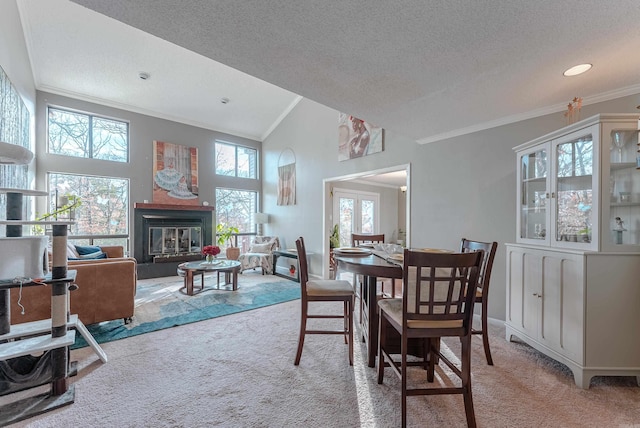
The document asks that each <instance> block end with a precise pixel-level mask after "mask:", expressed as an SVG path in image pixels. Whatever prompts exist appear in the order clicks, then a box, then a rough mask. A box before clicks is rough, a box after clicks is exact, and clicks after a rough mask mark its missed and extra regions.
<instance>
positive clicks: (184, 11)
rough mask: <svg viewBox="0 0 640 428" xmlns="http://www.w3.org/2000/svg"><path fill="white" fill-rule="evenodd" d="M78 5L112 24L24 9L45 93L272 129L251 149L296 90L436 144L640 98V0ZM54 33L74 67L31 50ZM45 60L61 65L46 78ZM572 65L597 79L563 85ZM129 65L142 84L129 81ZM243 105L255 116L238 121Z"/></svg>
mask: <svg viewBox="0 0 640 428" xmlns="http://www.w3.org/2000/svg"><path fill="white" fill-rule="evenodd" d="M73 1H74V2H75V3H78V4H80V5H84V6H87V7H89V8H90V9H93V10H95V11H97V12H100V13H102V14H104V15H107V16H109V17H111V18H114V19H115V20H117V21H121V22H116V21H114V20H111V19H102V18H101V17H100V16H99V15H97V14H93V13H86V12H88V11H86V10H85V11H83V10H81V9H82V8H79V7H78V6H77V5H74V4H69V2H68V1H66V0H55V1H51V0H49V1H45V0H18V4H19V6H20V7H21V11H23V12H25V11H26V12H27V13H25V17H26V19H25V17H23V22H25V21H26V22H27V23H28V22H29V20H30V18H31V17H32V16H33V15H37V14H39V15H41V16H40V18H39V20H38V21H37V23H36V24H35V25H36V26H40V25H42V26H44V27H45V29H44V30H42V29H40V28H36V27H35V26H32V27H31V28H25V32H26V33H28V34H29V33H33V34H34V37H33V39H36V38H39V39H40V40H31V41H29V38H28V37H27V38H28V44H29V43H30V46H31V48H30V49H34V53H33V54H32V60H33V59H34V58H36V61H34V70H35V71H34V72H35V74H36V81H37V82H39V84H40V85H42V88H44V89H48V90H52V91H68V92H75V93H76V94H77V95H83V96H86V97H89V98H94V99H95V100H105V99H106V100H113V103H117V104H120V105H122V106H127V105H128V106H138V107H137V108H139V109H142V110H145V111H147V112H148V113H149V114H154V112H159V113H160V114H159V115H161V116H164V117H173V118H174V119H176V118H180V117H182V118H183V119H182V121H187V122H189V121H191V122H195V123H196V124H197V123H200V126H207V127H214V128H216V129H221V130H226V131H228V132H230V131H233V129H235V128H238V129H241V128H242V124H239V123H237V122H243V123H244V124H245V126H246V125H249V122H252V121H254V119H255V120H256V121H258V119H261V118H262V119H265V120H264V122H270V123H269V124H268V125H265V124H264V123H263V122H260V123H256V126H255V128H256V129H251V130H245V131H243V132H241V133H240V134H241V135H255V136H258V139H260V138H263V137H264V136H265V135H267V134H268V132H269V130H270V128H271V127H273V125H274V124H276V123H277V122H278V118H280V117H281V116H282V114H286V112H287V111H288V110H287V109H289V108H291V106H292V104H293V103H295V102H296V100H297V98H296V95H295V94H299V95H301V96H303V97H307V98H309V99H312V100H314V101H317V102H320V103H322V104H325V105H327V106H329V107H332V108H335V109H337V110H340V111H344V112H347V113H349V114H353V115H356V116H358V117H361V118H363V119H365V120H367V121H370V122H372V123H375V124H376V125H379V126H382V127H384V128H386V129H389V130H393V131H394V132H399V133H401V134H403V135H405V136H408V137H410V138H413V139H415V140H417V141H419V142H430V141H435V140H438V139H442V138H446V137H450V136H455V135H462V134H464V133H467V132H472V131H475V130H479V129H484V128H487V127H491V126H496V125H500V124H504V123H509V122H513V121H516V120H521V119H525V118H528V117H534V116H538V115H542V114H547V113H552V112H560V111H562V110H564V109H565V108H566V104H567V103H568V102H569V101H570V100H571V99H572V98H574V97H576V96H579V97H582V98H583V99H584V103H585V104H589V103H591V102H596V101H603V100H606V99H611V98H615V97H619V96H623V95H629V94H636V93H639V92H640V73H638V71H639V70H640V55H639V54H638V51H639V48H640V3H639V2H638V1H637V0H612V1H602V0H583V1H577V0H572V1H567V0H538V1H529V2H523V1H506V0H499V1H498V0H484V1H478V2H470V1H467V0H440V1H422V0H414V1H402V2H398V1H377V2H371V1H365V0H351V1H345V0H341V1H334V0H325V1H308V0H288V1H285V0H270V1H262V0H251V1H249V0H225V1H219V0H218V1H216V0H211V1H203V0H181V1H169V0H109V1H102V0H73ZM65 11H66V12H67V13H65ZM70 13H72V15H71V16H69V14H70ZM59 22H62V23H61V24H59V25H56V23H59ZM122 23H125V24H128V25H130V26H132V27H136V28H138V29H140V30H142V31H138V30H134V29H132V28H130V27H127V26H126V25H123V24H122ZM49 27H50V28H49ZM45 30H46V31H45ZM143 32H144V33H143ZM60 33H63V34H60ZM145 33H147V34H145ZM36 34H39V36H38V37H36ZM152 35H153V36H152ZM154 36H156V37H154ZM50 37H59V38H60V39H58V40H59V42H58V43H62V44H63V45H64V46H65V47H66V46H72V47H73V48H72V52H69V54H71V55H72V56H73V57H74V60H73V61H71V64H66V63H67V61H66V60H67V58H65V57H64V56H62V58H61V57H60V52H54V53H52V54H51V55H50V56H48V57H44V58H41V57H40V54H42V50H43V49H45V47H40V48H38V47H35V48H34V46H36V45H37V44H38V43H42V44H44V45H49V46H50V43H49V42H48V41H47V40H46V39H48V38H50ZM87 39H88V40H87ZM160 39H161V40H160ZM163 40H165V41H169V42H172V43H173V44H175V45H173V44H170V43H165V42H163ZM87 44H90V45H91V46H90V48H89V50H88V51H87ZM75 46H77V49H78V51H76V48H75ZM178 46H181V47H183V48H186V49H188V50H190V51H192V52H195V53H197V54H199V55H193V54H192V53H189V52H185V51H183V50H182V49H179V48H178ZM55 56H57V58H56V57H55ZM207 58H210V59H213V60H215V61H217V62H219V63H221V64H226V66H228V67H232V68H233V69H236V70H240V71H242V72H244V73H247V74H248V75H251V76H255V77H257V78H259V79H261V80H262V81H264V82H269V83H270V84H272V85H275V86H276V87H271V86H270V85H265V84H264V82H260V85H257V84H256V86H255V87H254V86H252V85H254V83H252V82H253V81H252V80H251V79H249V80H247V81H245V82H244V83H243V82H242V81H241V82H240V83H239V82H238V81H236V80H234V79H233V78H231V80H229V81H226V80H225V79H227V78H229V77H228V75H229V74H230V73H228V71H229V68H228V67H226V66H221V65H220V64H215V63H213V62H210V61H208V60H207ZM83 60H84V61H83ZM50 62H52V63H54V64H56V65H55V66H56V67H57V69H55V70H53V72H51V73H49V72H47V73H44V72H41V71H40V70H47V69H48V68H51V67H53V66H52V65H51V64H50ZM582 62H590V63H593V64H594V67H593V69H592V70H591V71H589V72H587V73H585V74H583V75H581V76H577V77H574V78H566V77H563V76H562V72H563V71H564V70H565V69H566V68H568V67H570V66H572V65H575V64H578V63H582ZM74 67H76V68H74ZM105 69H107V70H109V69H113V70H112V71H111V72H110V73H107V72H104V70H105ZM134 70H135V72H136V73H137V71H141V70H145V71H149V72H150V73H151V76H152V78H151V79H150V80H148V81H146V82H140V81H136V79H137V78H136V77H131V74H132V73H134ZM136 73H134V74H136ZM218 73H220V74H218ZM49 74H52V75H55V76H53V77H51V76H49ZM56 76H57V77H58V80H55V77H56ZM65 76H66V78H67V80H68V79H69V76H72V78H71V80H72V81H73V83H74V85H73V86H71V87H69V86H68V85H69V83H68V82H64V80H65ZM114 76H116V77H114ZM125 78H127V79H132V80H133V81H135V84H137V85H140V86H139V89H135V88H136V87H133V86H129V84H124V85H122V84H121V81H122V80H123V79H125ZM112 80H114V81H115V83H117V84H112ZM156 82H157V86H156ZM141 83H144V84H145V85H147V84H149V85H147V86H143V85H141ZM151 84H152V85H154V86H153V87H150V85H151ZM217 84H219V85H221V88H220V87H217V86H216V85H217ZM130 85H133V83H131V84H130ZM233 85H240V86H241V88H239V89H238V88H235V87H233ZM242 85H246V86H244V87H242ZM258 86H259V90H258V89H256V88H257V87H258ZM263 86H266V88H265V87H263ZM194 87H195V88H199V91H198V90H195V91H194V89H193V88H194ZM277 87H279V88H284V89H286V90H287V91H282V92H281V90H280V89H278V88H277ZM224 90H226V91H229V92H232V91H236V90H237V92H233V95H226V94H225V93H224V92H225V91H224ZM254 90H255V91H256V93H253V91H254ZM263 90H264V91H265V92H261V91H263ZM270 91H271V92H270ZM288 91H290V92H288ZM176 94H181V95H176ZM243 94H244V95H243ZM221 96H228V97H229V98H231V99H232V102H230V103H229V104H227V105H226V106H224V107H225V108H226V107H230V106H234V105H235V104H236V98H237V99H238V103H242V104H243V105H242V106H240V110H238V111H237V112H235V111H234V112H231V113H229V112H228V110H224V109H221V106H219V105H216V102H217V100H219V98H220V97H221ZM243 96H247V97H248V98H246V99H245V98H242V97H243ZM248 103H255V104H256V106H255V107H256V109H255V111H254V112H251V113H242V114H243V115H242V116H238V114H240V113H241V112H243V111H244V110H243V108H248V105H244V104H248ZM212 105H215V108H214V106H212ZM265 109H266V110H269V113H271V116H268V115H267V113H265V112H264V111H260V112H258V110H265ZM203 110H206V111H207V114H206V115H203V114H202V113H203ZM247 111H249V110H247ZM225 112H227V113H225ZM225 114H228V115H227V116H225V117H224V119H225V121H223V122H218V121H216V120H217V119H218V118H217V117H215V118H214V116H217V115H221V116H223V115H225ZM252 115H255V117H254V116H252ZM263 115H267V116H268V118H267V117H266V116H263ZM207 118H211V120H210V121H209V122H207ZM220 123H226V124H227V125H226V126H222V127H221V126H220Z"/></svg>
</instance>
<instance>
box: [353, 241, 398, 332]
mask: <svg viewBox="0 0 640 428" xmlns="http://www.w3.org/2000/svg"><path fill="white" fill-rule="evenodd" d="M383 243H384V233H379V234H376V235H372V234H359V233H352V234H351V246H352V247H359V246H361V245H366V244H383ZM362 283H363V278H362V275H356V274H353V289H354V291H355V297H356V299H358V300H359V302H360V304H359V305H358V308H359V309H358V315H359V318H358V319H359V320H362V308H363V306H364V305H363V303H362V289H363V285H362ZM395 291H396V289H395V282H394V281H393V280H391V297H395V294H396V293H395Z"/></svg>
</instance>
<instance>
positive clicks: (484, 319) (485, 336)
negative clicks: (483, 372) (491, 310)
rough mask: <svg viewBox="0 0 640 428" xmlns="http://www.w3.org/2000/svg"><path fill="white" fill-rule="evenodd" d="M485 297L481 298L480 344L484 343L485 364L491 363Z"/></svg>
mask: <svg viewBox="0 0 640 428" xmlns="http://www.w3.org/2000/svg"><path fill="white" fill-rule="evenodd" d="M487 306H488V305H487V299H483V300H482V316H481V318H482V344H483V345H484V355H485V356H486V357H487V364H489V365H490V366H492V365H493V358H491V350H490V349H489V327H488V325H487V324H488V321H487Z"/></svg>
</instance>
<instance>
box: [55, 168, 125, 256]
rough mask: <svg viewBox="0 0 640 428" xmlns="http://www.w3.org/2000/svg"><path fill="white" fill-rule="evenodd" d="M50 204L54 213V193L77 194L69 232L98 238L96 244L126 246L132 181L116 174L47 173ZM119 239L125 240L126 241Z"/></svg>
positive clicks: (59, 194) (93, 238) (87, 237)
mask: <svg viewBox="0 0 640 428" xmlns="http://www.w3.org/2000/svg"><path fill="white" fill-rule="evenodd" d="M48 184H49V192H50V195H52V196H53V197H51V198H50V199H51V202H50V204H51V205H52V209H51V211H50V212H53V207H54V206H55V196H54V195H56V194H57V195H58V196H64V195H75V196H78V197H79V198H80V206H79V207H78V208H76V215H75V217H76V218H75V224H73V225H71V226H70V235H74V236H80V237H84V238H85V239H91V240H92V241H93V240H95V239H99V240H100V242H94V244H96V245H97V244H103V245H105V244H107V243H109V244H116V243H118V245H124V247H125V248H126V247H127V246H126V238H127V237H128V233H129V225H128V219H129V180H128V179H125V178H115V177H98V176H90V175H78V174H65V173H57V172H50V173H48ZM56 192H57V193H56ZM120 241H123V242H124V244H123V243H122V242H120Z"/></svg>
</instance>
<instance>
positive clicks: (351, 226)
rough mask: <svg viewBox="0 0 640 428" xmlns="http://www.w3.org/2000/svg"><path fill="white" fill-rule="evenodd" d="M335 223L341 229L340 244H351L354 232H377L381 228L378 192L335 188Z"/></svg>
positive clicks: (345, 245)
mask: <svg viewBox="0 0 640 428" xmlns="http://www.w3.org/2000/svg"><path fill="white" fill-rule="evenodd" d="M333 223H334V224H338V228H339V230H340V246H341V247H348V246H351V234H352V233H371V234H374V233H377V231H378V230H379V229H380V195H379V194H378V193H371V192H363V191H355V190H347V189H335V188H334V189H333Z"/></svg>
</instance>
